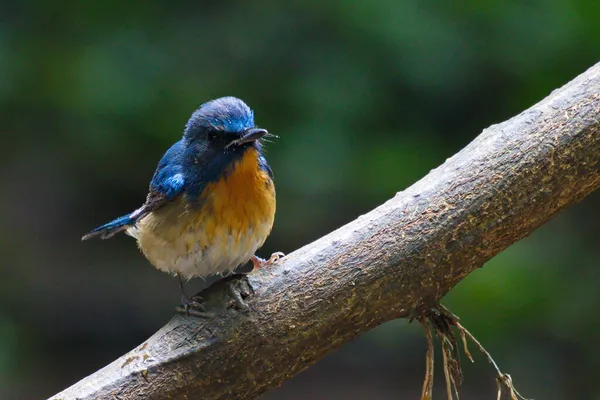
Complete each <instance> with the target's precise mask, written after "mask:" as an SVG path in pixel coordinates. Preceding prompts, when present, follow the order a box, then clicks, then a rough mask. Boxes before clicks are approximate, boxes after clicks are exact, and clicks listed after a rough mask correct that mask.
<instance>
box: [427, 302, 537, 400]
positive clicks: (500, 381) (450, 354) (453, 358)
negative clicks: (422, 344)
mask: <svg viewBox="0 0 600 400" xmlns="http://www.w3.org/2000/svg"><path fill="white" fill-rule="evenodd" d="M458 320H459V318H458V317H457V316H456V315H454V314H453V313H452V312H451V311H450V310H448V309H447V308H446V307H444V306H442V305H441V304H438V305H437V306H436V307H435V308H432V309H430V310H429V311H428V312H427V314H426V317H421V318H420V319H419V321H420V322H421V324H423V326H424V327H425V335H426V336H427V344H428V345H427V364H426V375H425V381H424V382H423V394H422V396H421V399H422V400H430V399H431V393H432V390H433V353H434V349H433V340H432V335H431V331H430V324H431V326H433V328H434V330H435V332H436V334H437V335H438V336H439V337H440V339H441V342H442V356H443V366H444V376H445V378H446V395H447V397H448V400H453V398H454V397H453V395H452V392H454V396H455V397H456V399H457V400H458V399H459V395H458V386H460V385H461V384H462V381H463V375H462V367H461V364H460V358H459V351H458V341H457V340H456V334H455V333H454V331H453V329H452V328H453V327H454V328H456V330H457V331H458V333H459V334H460V337H461V340H462V343H463V348H464V351H465V354H466V355H467V357H468V358H469V360H471V362H474V360H473V356H472V355H471V353H470V352H469V349H468V347H467V342H468V340H467V339H470V340H471V341H473V343H475V346H477V348H478V349H479V350H480V351H481V352H482V353H483V355H484V356H485V358H486V359H487V360H488V362H489V363H490V364H492V365H493V367H494V369H495V370H496V383H497V385H498V396H497V399H498V400H500V398H501V397H502V391H503V389H506V390H507V392H508V395H509V396H510V398H511V400H527V399H526V398H525V397H523V396H522V395H521V394H520V393H519V392H518V391H517V389H515V387H514V384H513V382H512V379H511V377H510V375H508V374H505V373H503V372H502V371H500V368H498V364H496V362H495V361H494V359H493V358H492V356H491V355H490V353H489V352H488V351H487V350H486V349H485V348H484V347H483V346H482V345H481V343H479V341H478V340H477V339H476V338H475V337H474V336H473V335H472V334H471V333H470V332H469V331H468V330H467V329H465V327H463V326H462V325H461V324H460V323H459V322H458ZM428 322H429V323H430V324H429V323H428ZM427 396H429V397H427Z"/></svg>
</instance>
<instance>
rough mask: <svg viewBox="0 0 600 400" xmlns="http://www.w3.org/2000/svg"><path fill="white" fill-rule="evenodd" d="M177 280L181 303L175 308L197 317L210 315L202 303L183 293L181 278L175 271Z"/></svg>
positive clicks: (182, 312)
mask: <svg viewBox="0 0 600 400" xmlns="http://www.w3.org/2000/svg"><path fill="white" fill-rule="evenodd" d="M177 280H178V281H179V290H180V291H181V305H180V306H179V307H177V308H176V309H175V310H176V311H177V312H179V313H181V314H185V315H192V316H194V317H198V318H208V317H210V313H208V312H206V310H205V309H204V306H203V305H202V304H200V303H199V302H197V301H196V300H194V299H190V298H189V297H188V295H187V294H185V289H184V287H183V286H184V282H183V278H182V277H181V274H180V273H179V272H178V273H177Z"/></svg>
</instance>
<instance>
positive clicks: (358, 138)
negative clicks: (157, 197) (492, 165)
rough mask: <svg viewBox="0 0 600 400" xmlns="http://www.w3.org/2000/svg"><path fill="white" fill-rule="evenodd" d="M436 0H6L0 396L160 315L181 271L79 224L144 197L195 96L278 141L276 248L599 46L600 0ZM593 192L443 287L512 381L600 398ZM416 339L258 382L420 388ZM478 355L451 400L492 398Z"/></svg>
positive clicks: (392, 395) (78, 368)
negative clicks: (232, 100)
mask: <svg viewBox="0 0 600 400" xmlns="http://www.w3.org/2000/svg"><path fill="white" fill-rule="evenodd" d="M417 3H418V4H417ZM450 3H451V2H442V1H437V2H435V1H434V2H415V1H399V0H396V1H389V0H388V1H385V0H382V1H362V2H359V1H329V2H324V1H317V0H314V1H308V0H303V1H287V2H283V1H275V0H261V1H253V2H244V1H222V2H201V1H193V2H192V1H188V2H176V1H170V2H161V1H157V0H153V1H152V0H151V1H144V2H141V1H131V2H123V1H103V2H93V1H65V2H49V1H41V0H40V1H23V2H17V1H13V2H10V4H9V3H8V2H3V3H2V5H1V6H0V121H1V122H0V129H1V131H0V133H1V136H0V188H1V190H2V193H1V195H0V238H1V239H0V255H1V260H2V261H1V264H0V271H1V272H2V275H1V278H0V398H2V399H11V400H12V399H40V398H45V397H47V396H50V395H52V394H54V393H55V392H57V391H59V390H61V389H64V388H65V387H67V386H69V385H70V384H72V383H74V382H76V381H77V380H79V379H80V378H82V377H84V376H86V375H88V374H90V373H92V372H94V371H95V370H97V369H98V368H100V367H101V366H103V365H105V364H106V363H108V362H109V361H111V360H113V359H114V358H116V357H118V356H119V355H121V354H123V353H125V352H127V351H129V350H130V349H132V348H133V347H134V346H136V345H137V344H139V343H141V342H142V341H143V340H144V339H145V338H146V337H147V336H149V335H150V334H152V333H153V332H154V331H155V330H156V329H158V328H159V327H160V326H161V325H162V324H163V323H165V322H166V321H167V320H168V319H169V317H170V316H171V315H172V312H173V307H174V306H175V305H176V304H177V303H178V301H179V292H178V289H177V285H176V283H175V281H174V280H173V279H171V278H169V277H168V276H167V275H166V274H163V273H160V272H158V271H155V270H154V269H153V268H152V267H151V266H150V265H149V264H148V262H147V261H146V260H145V259H144V258H143V257H142V256H141V255H140V254H139V252H138V250H137V249H136V246H135V243H134V241H133V240H132V239H131V238H129V237H126V236H124V235H120V236H118V237H115V238H114V239H112V240H110V241H106V242H101V241H94V242H84V243H81V242H80V241H79V238H80V237H81V235H82V234H83V233H85V232H86V231H87V230H89V229H91V228H93V227H94V226H96V225H98V224H100V223H104V222H106V221H108V220H109V219H111V218H113V217H116V216H119V215H121V214H123V213H125V212H128V211H131V210H133V209H135V208H136V207H138V206H139V205H140V204H141V202H142V201H143V200H144V197H145V194H146V190H147V185H148V181H149V179H150V177H151V175H152V173H153V171H154V168H155V166H156V163H157V162H158V160H159V158H160V157H161V155H162V154H163V152H164V151H165V150H166V149H167V148H168V146H170V144H172V143H173V142H175V141H176V140H178V138H179V137H180V135H181V133H182V130H183V126H184V124H185V122H186V121H187V118H188V117H189V115H190V114H191V112H192V111H193V110H194V109H195V108H196V107H197V106H198V105H199V104H200V103H202V102H204V101H206V100H209V99H211V98H215V97H220V96H223V95H235V96H238V97H241V98H242V99H244V100H245V101H247V102H248V104H249V105H250V106H251V107H252V108H254V109H255V113H256V120H257V123H258V124H259V125H261V126H263V127H266V128H268V129H269V130H270V131H271V132H273V133H275V134H277V135H279V136H280V139H278V140H276V142H275V143H273V144H270V145H269V146H268V149H267V151H268V154H267V156H268V159H269V161H270V163H271V165H272V167H273V169H274V171H275V175H276V185H277V191H278V213H277V218H276V222H275V228H274V231H273V233H272V235H271V236H270V238H269V239H268V241H267V243H266V245H265V247H264V248H263V249H262V250H260V252H259V254H260V255H262V256H268V255H269V254H271V252H273V251H276V250H281V251H284V252H290V251H292V250H294V249H296V248H298V247H300V246H302V245H304V244H306V243H308V242H310V241H312V240H314V239H316V238H318V237H320V236H321V235H323V234H325V233H327V232H329V231H331V230H333V229H335V228H337V227H339V226H340V225H342V224H344V223H346V222H348V221H351V220H352V219H354V218H355V217H357V216H358V215H360V214H362V213H365V212H367V211H369V210H370V209H371V208H373V207H375V206H377V205H378V204H380V203H381V202H383V201H385V200H387V199H388V198H390V197H391V196H393V195H394V194H395V192H397V191H399V190H402V189H403V188H405V187H407V186H409V185H410V184H411V183H413V182H415V181H416V180H418V179H419V178H420V177H422V176H424V175H425V174H427V172H428V171H429V170H430V169H432V168H434V167H436V166H437V165H439V164H441V163H442V162H443V161H444V160H445V159H446V158H447V157H450V156H451V155H452V154H454V153H455V152H456V151H458V150H459V149H461V148H462V147H463V146H465V145H466V144H467V143H468V142H469V141H470V140H471V139H472V138H474V137H475V136H476V135H477V134H479V133H480V132H481V130H482V129H483V128H485V127H487V126H488V125H490V124H493V123H497V122H500V121H503V120H505V119H507V118H509V117H511V116H513V115H515V114H517V113H519V112H520V111H522V110H523V109H525V108H527V107H529V106H531V105H532V104H534V103H535V102H537V101H539V100H541V99H542V98H543V97H545V96H546V95H548V94H549V93H550V92H551V91H552V90H553V89H555V88H557V87H560V86H562V85H563V84H565V83H566V82H568V81H569V80H570V79H572V78H574V77H575V76H576V75H577V74H579V73H581V72H583V71H585V70H586V69H587V68H588V67H590V66H591V65H593V64H594V63H595V62H597V61H598V55H599V54H600V50H599V49H600V24H599V23H598V21H599V18H600V3H599V2H597V1H596V0H578V1H561V0H546V1H533V2H520V3H521V4H517V2H506V1H485V2H483V1H479V0H470V1H463V2H460V5H458V4H457V5H452V6H451V5H449V4H450ZM456 3H458V2H456ZM525 3H527V4H525ZM599 203H600V196H599V193H596V194H595V195H592V196H590V197H589V198H587V199H586V200H585V201H583V202H582V203H580V204H578V205H577V206H575V207H572V208H571V209H569V210H568V211H566V212H564V213H562V214H560V215H559V216H558V217H557V218H556V219H554V220H553V221H552V222H550V223H549V224H547V225H546V226H544V227H542V228H541V229H540V230H539V231H537V232H536V233H535V234H533V235H531V236H530V237H529V238H527V239H525V240H523V241H521V242H519V243H517V244H515V245H514V246H512V247H511V248H510V249H508V250H507V251H505V252H503V253H502V254H500V255H499V256H498V257H496V258H494V259H493V260H491V261H490V262H489V263H488V264H486V266H485V267H484V268H483V269H480V270H478V271H475V272H474V273H473V274H471V275H470V276H469V277H468V278H467V279H465V280H464V281H463V282H461V283H460V284H459V285H458V286H457V287H456V288H455V289H454V290H453V291H452V292H451V293H450V294H449V295H448V296H447V297H446V299H445V300H444V303H445V304H446V305H448V306H449V307H450V308H451V309H452V310H453V311H454V312H456V313H457V314H458V315H460V316H461V318H462V322H463V323H464V325H466V326H467V327H468V328H469V329H470V330H471V332H473V333H474V334H475V335H476V336H477V337H478V338H479V339H480V340H481V341H482V343H483V344H484V345H486V346H487V347H488V350H490V351H491V352H492V353H493V354H494V355H495V357H496V361H498V363H499V364H500V366H501V368H503V369H504V370H506V371H508V372H510V373H511V374H512V377H513V379H514V380H515V382H516V384H517V387H518V388H519V389H520V390H521V391H522V392H523V394H524V395H525V396H527V397H533V398H536V399H548V400H553V399H600V389H598V384H597V379H598V377H599V374H600V373H599V371H600V341H599V340H598V335H599V334H598V332H599V331H600V318H599V317H600V312H599V311H598V303H599V300H600V292H599V291H598V282H599V279H598V278H599V276H598V275H599V274H598V268H599V264H600V261H599V259H600V248H599V238H600V224H599V219H600V212H599V211H598V205H599ZM196 287H199V284H196ZM425 346H426V344H425V339H424V337H423V333H422V329H421V327H420V326H419V325H418V324H412V325H409V324H408V323H407V322H406V321H394V322H391V323H388V324H386V325H384V326H381V327H379V328H377V329H375V330H374V331H372V332H370V333H368V334H366V335H364V336H362V337H361V338H359V339H357V340H356V341H354V342H353V343H350V344H348V345H346V346H345V347H343V348H342V349H341V350H340V351H338V352H336V353H335V354H333V355H331V356H329V357H327V358H326V359H325V360H323V361H322V362H320V363H319V364H317V365H316V366H314V367H312V368H310V369H309V370H308V371H307V372H305V373H303V374H301V375H300V376H298V377H296V378H294V379H292V380H290V381H288V382H286V383H285V384H284V385H283V387H282V388H280V389H277V390H274V391H272V392H271V393H270V394H269V395H268V396H267V397H266V398H268V399H270V400H279V399H281V400H283V399H290V400H294V399H306V398H313V399H349V398H352V399H370V400H378V399H402V398H406V399H418V398H419V393H420V388H421V383H422V378H423V373H424V360H425ZM476 358H477V362H476V363H475V364H474V365H472V366H471V365H468V366H467V368H466V370H465V375H466V383H465V385H464V387H463V391H462V393H463V396H462V397H461V398H463V399H494V398H495V383H494V376H493V372H492V369H491V366H490V365H489V364H487V362H486V361H485V360H484V359H483V358H482V357H481V356H479V355H477V357H476ZM439 359H440V358H438V360H439ZM440 364H441V363H440V362H438V363H437V366H438V367H439V366H440ZM442 377H443V374H442V373H441V371H440V370H438V371H437V385H436V388H437V390H439V392H438V393H436V394H437V395H439V396H440V398H443V396H442V389H443V379H442Z"/></svg>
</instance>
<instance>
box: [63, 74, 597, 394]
mask: <svg viewBox="0 0 600 400" xmlns="http://www.w3.org/2000/svg"><path fill="white" fill-rule="evenodd" d="M599 111H600V64H597V65H595V66H594V67H592V68H590V69H589V70H588V71H587V72H585V73H584V74H582V75H580V76H579V77H577V78H576V79H575V80H573V81H572V82H570V83H568V84H567V85H565V86H564V87H563V88H561V89H559V90H556V91H554V92H553V93H552V94H551V95H550V96H548V97H547V98H546V99H544V100H543V101H541V102H540V103H538V104H536V105H535V106H533V107H531V108H530V109H528V110H526V111H524V112H522V113H521V114H519V115H517V116H516V117H514V118H511V119H510V120H508V121H506V122H504V123H502V124H498V125H493V126H491V127H489V128H488V129H486V130H484V131H483V133H482V134H481V135H479V136H478V137H477V138H476V139H475V140H474V141H473V142H472V143H470V144H469V145H468V146H467V147H466V148H464V149H463V150H462V151H460V152H459V153H458V154H456V155H454V156H453V157H451V158H450V159H448V160H447V161H446V162H445V163H444V164H443V165H442V166H440V167H438V168H436V169H435V170H433V171H431V172H430V173H429V174H428V175H427V176H426V177H424V178H423V179H421V180H420V181H419V182H417V183H415V184H414V185H413V186H411V187H410V188H408V189H407V190H405V191H403V192H400V193H398V194H397V195H396V196H395V197H394V198H393V199H391V200H389V201H387V202H386V203H385V204H383V205H381V206H380V207H378V208H376V209H375V210H373V211H371V212H370V213H368V214H366V215H363V216H361V217H359V218H358V219H356V220H355V221H353V222H351V223H349V224H348V225H346V226H344V227H342V228H340V229H338V230H336V231H334V232H332V233H331V234H329V235H327V236H325V237H323V238H321V239H319V240H317V241H315V242H314V243H311V244H309V245H307V246H305V247H303V248H301V249H300V250H297V251H295V252H294V253H292V254H290V255H289V256H288V257H286V258H285V259H283V261H281V262H279V263H278V264H276V265H275V266H273V267H270V268H266V269H262V270H260V271H257V272H254V273H251V274H250V275H249V276H248V280H247V281H246V280H241V281H236V282H237V284H238V285H240V286H241V287H242V289H245V290H246V291H248V290H250V289H252V290H253V291H254V295H252V296H250V297H248V298H247V302H248V304H249V306H250V308H251V311H250V312H249V313H242V312H239V311H236V310H235V309H233V308H231V307H229V304H230V301H229V300H230V299H229V297H228V296H229V295H228V294H227V291H226V290H225V289H224V285H223V284H222V283H221V284H217V285H215V286H213V287H211V288H209V290H208V291H205V292H204V293H202V297H204V298H205V299H206V302H207V308H208V309H209V310H210V311H213V312H216V313H217V316H215V317H213V318H210V319H206V320H203V319H198V318H193V317H184V316H175V317H174V318H173V319H172V320H171V321H169V322H168V323H167V325H165V326H164V327H163V328H162V329H160V330H159V331H158V332H157V333H156V334H154V335H153V336H152V337H151V338H149V339H148V340H147V341H146V342H144V343H143V344H142V345H140V346H138V347H137V348H136V349H134V350H133V351H131V352H129V353H128V354H126V355H124V356H123V357H121V358H120V359H118V360H116V361H114V362H113V363H111V364H110V365H108V366H106V367H104V368H103V369H101V370H100V371H98V372H96V373H94V374H93V375H91V376H89V377H87V378H85V379H83V380H82V381H80V382H78V383H76V384H75V385H73V386H72V387H70V388H68V389H67V390H65V391H63V392H62V393H59V394H58V395H56V396H55V397H53V399H56V400H58V399H63V400H66V399H76V398H77V399H188V398H202V399H254V398H256V397H257V396H259V395H261V394H262V393H264V392H265V391H267V390H268V389H269V388H272V387H275V386H278V385H279V384H281V383H282V382H283V381H284V380H285V379H287V378H289V377H291V376H293V375H295V374H297V373H299V372H301V371H302V370H304V369H305V368H307V367H308V366H309V365H311V364H312V363H314V362H315V361H317V360H319V359H321V358H322V357H324V356H325V355H326V354H328V353H329V352H331V351H332V350H334V349H335V348H337V347H339V346H341V345H342V344H344V343H345V342H347V341H349V340H350V339H352V338H353V337H355V336H357V335H359V334H361V333H363V332H365V331H367V330H369V329H371V328H373V327H375V326H377V325H379V324H381V323H383V322H386V321H389V320H392V319H395V318H399V317H408V316H416V315H420V313H421V312H422V311H423V310H425V309H427V308H428V307H429V306H430V305H432V304H435V303H436V302H437V301H438V300H439V299H440V298H441V297H442V296H444V295H445V294H446V293H447V292H448V291H449V290H450V289H452V287H454V285H456V284H457V283H458V282H459V281H460V280H461V279H463V278H464V277H465V276H467V274H469V273H470V272H472V271H473V270H475V269H477V268H479V267H481V266H482V265H483V264H484V263H485V262H486V261H487V260H489V259H490V258H492V257H493V256H494V255H496V254H498V253H499V252H500V251H502V250H504V249H505V248H506V247H508V246H509V245H510V244H512V243H514V242H515V241H517V240H519V239H521V238H523V237H524V236H526V235H528V234H530V233H531V232H532V231H533V230H534V229H536V228H537V227H538V226H540V225H541V224H543V223H544V222H546V221H548V220H549V219H550V218H552V217H553V216H554V215H556V213H558V212H559V211H560V210H562V209H563V208H565V207H567V206H569V205H571V204H573V203H576V202H578V201H579V200H581V199H582V198H583V197H585V196H586V195H588V194H589V193H591V192H592V191H593V190H595V189H597V188H598V187H599V186H600V133H599V132H598V131H599V124H600V116H599ZM424 151H426V149H424ZM248 286H249V287H248Z"/></svg>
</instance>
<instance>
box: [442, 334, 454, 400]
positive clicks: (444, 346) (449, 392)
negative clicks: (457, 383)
mask: <svg viewBox="0 0 600 400" xmlns="http://www.w3.org/2000/svg"><path fill="white" fill-rule="evenodd" d="M442 340H444V339H442ZM448 353H449V350H448V345H447V344H446V342H445V341H442V357H443V360H444V377H445V378H446V395H447V396H448V400H452V386H454V385H453V384H452V377H451V375H450V370H449V364H450V362H449V361H450V355H449V354H448Z"/></svg>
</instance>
